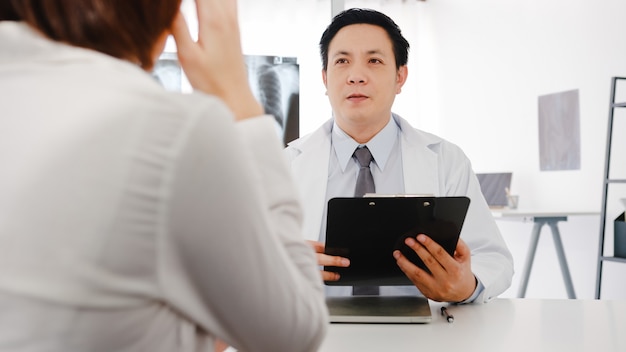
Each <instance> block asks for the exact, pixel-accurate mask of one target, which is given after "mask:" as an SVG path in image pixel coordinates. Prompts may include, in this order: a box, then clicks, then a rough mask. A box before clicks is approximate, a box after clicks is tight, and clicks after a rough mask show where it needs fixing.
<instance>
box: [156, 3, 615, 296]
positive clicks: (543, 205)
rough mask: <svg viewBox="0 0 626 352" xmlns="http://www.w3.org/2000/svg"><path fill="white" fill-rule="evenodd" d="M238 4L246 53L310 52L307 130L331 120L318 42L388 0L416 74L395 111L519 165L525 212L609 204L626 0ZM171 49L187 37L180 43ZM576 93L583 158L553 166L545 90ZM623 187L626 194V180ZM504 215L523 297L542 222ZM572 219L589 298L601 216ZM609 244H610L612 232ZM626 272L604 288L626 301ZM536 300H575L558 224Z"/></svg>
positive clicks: (578, 274) (304, 88) (547, 242)
mask: <svg viewBox="0 0 626 352" xmlns="http://www.w3.org/2000/svg"><path fill="white" fill-rule="evenodd" d="M238 1H239V15H240V20H241V34H242V46H243V50H244V54H246V55H255V56H270V57H285V58H296V60H297V66H298V74H299V77H298V79H299V134H300V135H304V134H307V133H309V132H311V131H313V130H314V129H315V128H317V127H318V126H319V125H320V124H322V123H323V122H324V121H326V120H327V119H329V118H330V117H331V110H330V106H329V103H328V100H327V97H326V95H325V88H324V86H323V84H322V76H321V61H320V57H319V50H318V45H317V44H318V41H319V38H320V36H321V34H322V32H323V30H324V29H325V27H326V26H327V25H328V23H329V21H330V19H331V16H332V14H333V13H336V12H337V11H338V10H340V9H341V8H350V7H368V8H373V9H377V10H380V11H382V12H384V13H386V14H387V15H389V16H390V17H392V18H393V19H394V20H395V21H396V22H397V23H398V24H399V26H400V27H401V29H402V31H403V34H404V35H405V37H406V38H407V39H408V40H409V42H410V44H411V50H410V54H409V63H408V67H409V78H408V80H407V83H406V85H405V86H404V88H403V89H402V93H401V94H400V95H398V96H397V98H396V103H395V108H394V112H396V113H398V114H400V115H401V116H402V117H404V118H405V119H407V120H408V121H410V122H411V123H412V125H413V126H415V127H417V128H420V129H423V130H426V131H429V132H432V133H435V134H438V135H440V136H442V137H444V138H446V139H448V140H450V141H452V142H454V143H456V144H457V145H459V146H460V147H461V148H463V150H464V151H465V152H466V154H467V155H468V156H469V158H470V159H471V160H472V163H473V166H474V170H475V171H476V172H502V171H504V172H512V173H513V177H512V184H511V192H512V193H513V194H516V195H519V208H520V209H525V210H553V211H591V212H598V213H599V212H600V209H601V202H602V182H603V177H604V163H605V152H606V151H605V149H606V144H605V143H606V134H607V123H608V113H609V98H610V84H611V77H613V76H626V43H625V41H624V39H625V38H626V21H624V20H623V14H624V13H626V1H623V0H594V1H588V0H523V1H521V0H426V1H419V0H359V1H357V0H354V1H351V0H344V1H339V0H238ZM193 6H194V4H193V1H190V0H183V8H184V11H185V12H186V13H189V14H191V13H193V11H194V9H193ZM187 17H188V18H189V19H190V20H192V19H193V16H187ZM190 26H191V27H192V28H195V27H196V26H197V23H193V21H192V22H191V23H190ZM166 51H175V47H174V46H173V45H172V44H171V43H169V44H168V47H167V48H166ZM183 84H184V83H183ZM568 91H576V92H577V94H578V115H579V118H578V121H577V122H578V124H579V126H578V128H579V147H580V148H579V161H578V163H577V164H578V165H576V166H577V167H575V168H572V169H567V170H555V171H549V170H545V168H544V170H542V168H541V165H540V151H539V118H538V99H539V97H541V96H546V95H550V94H556V93H560V92H568ZM621 92H622V94H621V95H620V94H619V90H618V99H617V100H618V101H619V100H620V98H621V101H626V86H625V87H624V88H623V89H622V91H621ZM624 115H626V113H621V115H620V113H619V111H617V112H616V115H615V116H616V120H620V117H621V120H622V123H621V124H619V123H618V124H617V125H616V128H617V129H616V132H615V133H616V134H615V136H616V137H614V141H613V144H614V146H615V148H616V150H617V152H616V153H621V154H620V156H617V157H614V158H613V162H612V165H611V168H612V169H613V170H614V171H616V172H617V173H618V174H621V176H620V178H626V177H624V175H626V157H624V156H621V155H626V116H624ZM620 151H621V152H620ZM614 192H617V193H619V194H621V197H622V198H624V197H626V185H622V186H621V188H619V187H618V188H617V190H616V191H614ZM617 198H619V196H618V197H617ZM620 206H621V205H620V204H619V202H618V201H614V200H612V203H610V207H611V208H612V212H609V214H610V215H609V218H608V219H607V226H608V227H611V228H612V226H613V219H612V218H611V216H613V215H612V214H618V212H619V211H623V209H619V207H620ZM498 225H499V227H500V230H501V232H502V235H503V236H504V239H505V240H506V242H507V244H508V245H509V247H510V248H511V251H512V253H513V256H514V259H515V266H516V274H515V276H514V277H513V284H512V286H511V288H510V289H509V290H507V291H506V292H505V293H504V294H503V296H504V297H515V296H516V294H517V289H518V286H519V281H520V276H521V271H522V267H523V265H524V261H525V259H526V251H527V249H528V245H529V241H530V232H531V228H532V225H533V224H532V223H531V222H522V221H502V220H498ZM559 228H560V231H561V236H562V240H563V246H564V249H565V254H566V257H567V261H568V265H569V270H570V273H571V276H572V281H573V284H574V289H575V291H576V295H577V297H578V298H593V297H594V294H595V284H596V268H597V266H596V265H597V255H598V239H599V230H600V216H599V215H588V216H571V217H569V218H568V221H566V222H561V223H559ZM610 234H611V235H612V232H610ZM606 242H607V245H606V246H605V248H606V251H605V253H607V254H608V255H610V254H611V253H612V244H613V241H612V236H608V235H607V238H606ZM625 275H626V264H624V263H613V262H605V263H604V271H603V285H602V298H603V299H609V298H617V299H623V298H626V280H623V278H624V277H625ZM526 297H527V298H566V297H567V294H566V290H565V286H564V284H563V279H562V276H561V270H560V267H559V263H558V260H557V256H556V252H555V248H554V242H553V241H552V237H551V235H550V233H549V229H548V228H544V229H543V232H542V235H541V237H540V240H539V246H538V249H537V252H536V255H535V261H534V265H533V269H532V272H531V275H530V280H529V283H528V288H527V291H526Z"/></svg>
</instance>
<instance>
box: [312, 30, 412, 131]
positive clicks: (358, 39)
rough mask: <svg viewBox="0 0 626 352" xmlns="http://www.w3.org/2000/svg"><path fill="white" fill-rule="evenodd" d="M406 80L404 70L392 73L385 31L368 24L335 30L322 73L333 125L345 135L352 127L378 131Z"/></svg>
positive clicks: (392, 66)
mask: <svg viewBox="0 0 626 352" xmlns="http://www.w3.org/2000/svg"><path fill="white" fill-rule="evenodd" d="M406 76H407V67H406V66H401V67H400V68H399V69H396V60H395V56H394V52H393V47H392V42H391V40H390V39H389V36H388V35H387V33H386V32H385V30H384V29H383V28H381V27H378V26H375V25H370V24H353V25H349V26H346V27H343V28H342V29H341V30H339V32H337V34H336V35H335V37H334V38H333V39H332V40H331V42H330V45H329V47H328V67H327V68H326V70H324V71H322V78H323V80H324V85H325V86H326V94H327V95H328V99H329V100H330V105H331V106H332V109H333V115H334V117H335V121H336V122H337V124H338V125H339V126H340V127H341V128H342V129H343V130H344V131H346V132H348V133H349V130H350V129H351V128H353V127H354V128H361V129H363V128H372V127H374V128H375V129H378V128H380V129H382V128H383V127H384V126H385V124H386V123H387V122H388V121H389V118H390V117H391V106H392V105H393V102H394V99H395V96H396V94H398V93H400V90H401V89H402V86H403V85H404V82H405V81H406ZM368 126H369V127H368ZM380 129H378V130H380ZM376 132H378V131H376Z"/></svg>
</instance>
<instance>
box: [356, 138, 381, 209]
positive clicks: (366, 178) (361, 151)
mask: <svg viewBox="0 0 626 352" xmlns="http://www.w3.org/2000/svg"><path fill="white" fill-rule="evenodd" d="M353 156H354V158H355V159H356V160H357V162H358V163H359V175H358V177H357V179H356V188H355V189H354V196H355V197H363V196H364V195H365V193H374V192H375V191H376V188H375V187H374V178H373V177H372V171H371V170H370V163H371V162H372V160H373V158H372V153H370V150H369V149H367V147H363V148H356V150H355V151H354V154H353Z"/></svg>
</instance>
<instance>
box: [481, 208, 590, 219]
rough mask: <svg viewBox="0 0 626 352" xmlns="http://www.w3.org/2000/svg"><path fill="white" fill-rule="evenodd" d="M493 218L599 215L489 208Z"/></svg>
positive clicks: (586, 212) (578, 212) (579, 212)
mask: <svg viewBox="0 0 626 352" xmlns="http://www.w3.org/2000/svg"><path fill="white" fill-rule="evenodd" d="M491 214H493V217H494V218H496V219H497V218H531V219H532V218H555V217H568V216H583V215H600V212H599V211H580V210H575V211H566V210H556V211H555V210H530V209H507V208H502V209H491Z"/></svg>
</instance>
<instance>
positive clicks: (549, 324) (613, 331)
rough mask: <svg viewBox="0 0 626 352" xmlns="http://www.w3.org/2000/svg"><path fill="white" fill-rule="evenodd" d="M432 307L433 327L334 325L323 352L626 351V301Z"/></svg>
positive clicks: (507, 302) (512, 301) (533, 301)
mask: <svg viewBox="0 0 626 352" xmlns="http://www.w3.org/2000/svg"><path fill="white" fill-rule="evenodd" d="M440 307H441V304H439V303H436V302H431V310H432V312H433V321H432V322H431V323H429V324H406V325H405V324H330V326H329V330H328V335H327V337H326V340H325V341H324V343H323V344H322V347H321V349H320V350H319V351H320V352H339V351H359V352H368V351H418V350H419V351H467V352H470V351H481V352H491V351H493V352H501V351H524V352H527V351H546V352H548V351H549V352H560V351H564V352H565V351H567V352H577V351H580V352H583V351H585V352H586V351H602V352H617V351H620V352H623V351H626V300H624V301H611V300H566V299H563V300H561V299H495V300H493V301H491V302H489V303H487V304H482V305H473V304H470V305H462V306H450V307H449V308H448V310H449V311H450V313H452V314H453V315H454V319H455V320H454V322H453V323H448V322H446V321H445V320H444V319H443V317H442V316H441V315H440V313H439V308H440Z"/></svg>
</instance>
